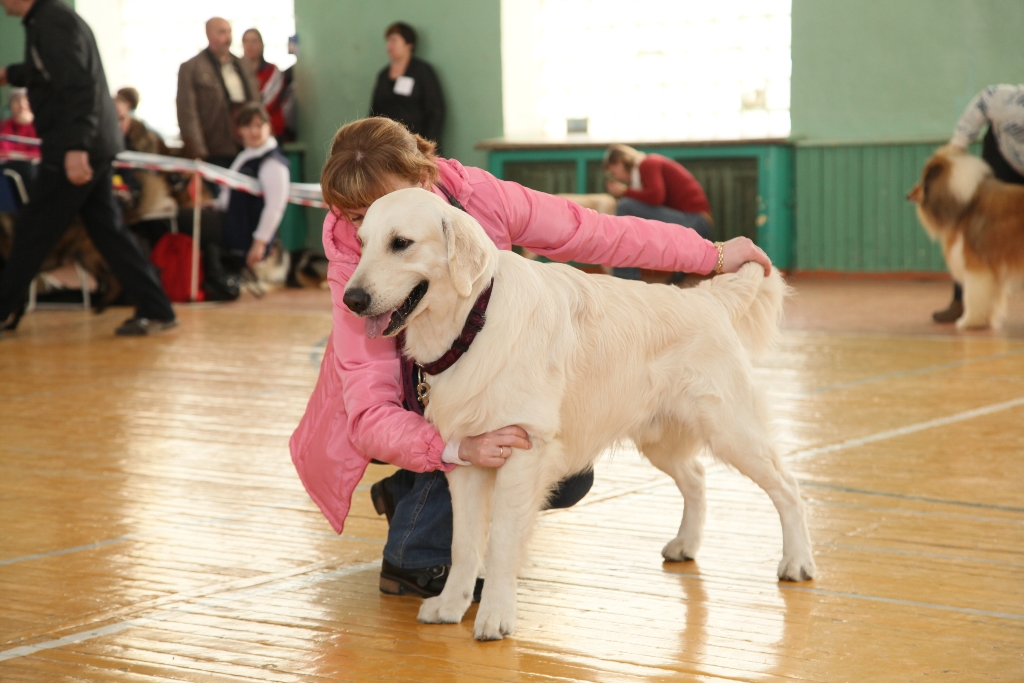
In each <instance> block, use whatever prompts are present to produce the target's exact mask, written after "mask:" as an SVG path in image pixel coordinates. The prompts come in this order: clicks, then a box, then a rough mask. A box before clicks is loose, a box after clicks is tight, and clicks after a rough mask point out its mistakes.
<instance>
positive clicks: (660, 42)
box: [501, 0, 791, 142]
mask: <svg viewBox="0 0 1024 683" xmlns="http://www.w3.org/2000/svg"><path fill="white" fill-rule="evenodd" d="M790 4H791V3H790V0H704V1H700V2H698V1H696V0H692V1H686V2H683V1H682V0H631V1H629V2H622V1H621V0H503V2H502V9H501V19H502V29H501V30H502V76H503V91H504V93H503V94H504V114H505V135H506V136H509V137H539V136H543V137H552V138H559V137H564V136H565V134H566V120H567V119H574V118H586V119H588V133H589V134H590V135H591V136H592V137H594V138H598V139H602V140H622V141H635V142H639V141H656V140H657V141H670V140H723V139H743V138H747V139H749V138H774V137H786V136H788V135H789V131H790V119H789V79H790V72H791V60H790Z"/></svg>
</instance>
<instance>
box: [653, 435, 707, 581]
mask: <svg viewBox="0 0 1024 683" xmlns="http://www.w3.org/2000/svg"><path fill="white" fill-rule="evenodd" d="M699 445H700V444H699V443H698V442H697V441H696V439H695V438H694V436H693V434H692V433H691V432H690V431H689V430H688V429H686V428H685V427H684V426H683V425H680V424H672V425H671V426H666V427H665V430H664V432H663V433H662V436H661V438H660V439H658V440H657V441H652V442H645V443H641V444H639V448H640V451H641V452H642V453H643V454H644V456H645V457H646V458H647V459H648V460H650V461H651V464H652V465H654V466H655V467H657V468H658V469H659V470H661V471H662V472H664V473H665V474H667V475H668V476H670V477H672V479H673V480H675V482H676V486H677V487H679V492H680V493H681V494H683V501H684V503H683V520H682V522H680V523H679V533H678V535H676V537H675V538H673V539H672V540H671V541H669V542H668V544H666V545H665V547H664V548H662V551H661V554H662V556H663V557H664V558H665V559H666V560H668V561H669V562H687V561H689V560H692V559H693V558H695V557H696V556H697V551H698V550H699V549H700V543H701V539H702V537H703V534H704V518H705V514H706V508H707V505H706V502H705V496H704V465H702V464H701V463H700V461H699V460H698V459H697V452H698V449H699Z"/></svg>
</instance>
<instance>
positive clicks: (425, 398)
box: [416, 363, 430, 408]
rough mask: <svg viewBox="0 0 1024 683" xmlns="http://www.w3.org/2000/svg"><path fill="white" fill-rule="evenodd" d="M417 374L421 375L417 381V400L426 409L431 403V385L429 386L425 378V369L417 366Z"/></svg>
mask: <svg viewBox="0 0 1024 683" xmlns="http://www.w3.org/2000/svg"><path fill="white" fill-rule="evenodd" d="M416 374H418V375H419V377H418V378H417V381H416V400H418V401H419V402H420V405H422V406H423V407H424V408H426V407H427V403H429V402H430V385H429V384H427V380H426V379H424V377H423V367H422V366H421V365H420V364H419V363H417V364H416Z"/></svg>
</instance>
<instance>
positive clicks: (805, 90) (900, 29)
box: [790, 0, 1024, 142]
mask: <svg viewBox="0 0 1024 683" xmlns="http://www.w3.org/2000/svg"><path fill="white" fill-rule="evenodd" d="M792 31H793V33H792V58H793V72H792V81H791V92H792V95H791V100H790V111H791V113H792V124H793V126H792V135H793V137H794V138H795V139H798V140H807V141H832V142H880V141H901V140H932V139H942V138H943V137H946V136H948V135H950V134H952V132H953V126H954V124H955V123H956V120H957V119H958V118H959V116H960V114H961V112H962V111H963V109H964V107H965V106H966V105H967V103H968V102H969V101H970V99H971V98H972V97H974V95H976V94H977V93H978V92H979V91H980V90H981V89H982V88H984V87H985V86H986V85H989V84H992V83H1022V82H1024V40H1022V36H1024V2H1021V0H891V1H889V2H884V1H881V0H793V5H792Z"/></svg>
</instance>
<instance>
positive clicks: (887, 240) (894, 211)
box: [795, 143, 946, 273]
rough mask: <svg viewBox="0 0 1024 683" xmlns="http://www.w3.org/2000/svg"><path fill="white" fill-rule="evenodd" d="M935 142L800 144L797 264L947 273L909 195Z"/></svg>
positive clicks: (812, 267) (844, 269)
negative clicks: (919, 220)
mask: <svg viewBox="0 0 1024 683" xmlns="http://www.w3.org/2000/svg"><path fill="white" fill-rule="evenodd" d="M938 144H939V143H933V144H923V143H907V144H879V145H837V146H811V145H808V146H800V147H797V150H796V178H797V181H796V193H797V200H796V203H797V212H796V216H797V217H796V230H795V234H796V268H797V269H798V270H829V271H841V272H876V273H877V272H883V273H884V272H941V271H944V270H945V269H946V267H945V264H944V263H943V260H942V252H941V251H940V249H939V248H938V245H935V244H933V243H931V241H930V240H929V239H928V236H927V235H926V234H925V232H924V230H923V229H922V228H921V226H920V224H919V223H918V220H917V215H916V213H915V210H914V205H913V204H912V203H910V202H908V201H907V200H906V193H907V192H908V191H909V190H910V188H911V187H913V186H914V183H916V182H917V180H918V178H919V176H920V172H921V168H922V167H923V166H924V162H925V161H926V160H927V159H928V157H929V156H930V155H931V154H932V152H934V150H935V148H936V147H937V146H938Z"/></svg>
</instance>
